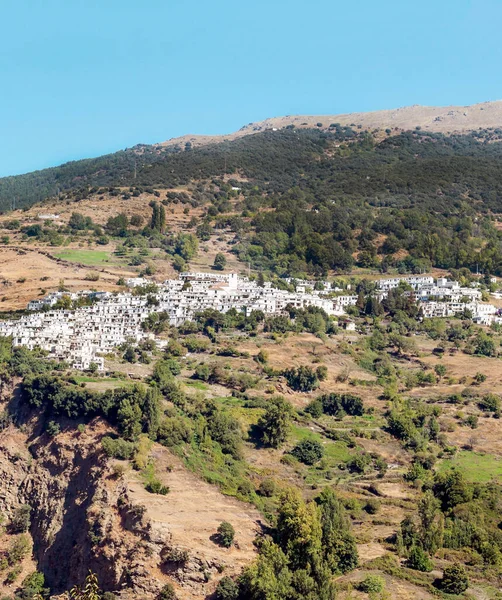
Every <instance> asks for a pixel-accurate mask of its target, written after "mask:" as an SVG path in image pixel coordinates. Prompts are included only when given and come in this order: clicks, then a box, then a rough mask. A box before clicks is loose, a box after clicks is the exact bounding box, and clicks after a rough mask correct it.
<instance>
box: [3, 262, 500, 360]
mask: <svg viewBox="0 0 502 600" xmlns="http://www.w3.org/2000/svg"><path fill="white" fill-rule="evenodd" d="M285 281H286V283H288V284H289V285H290V286H291V285H292V286H293V288H294V290H295V291H286V290H283V289H279V288H278V287H273V285H272V284H271V283H270V282H265V283H263V285H261V286H260V285H259V284H258V283H257V282H256V281H252V280H251V279H249V278H247V277H242V276H239V275H237V274H235V273H231V274H220V273H218V274H216V273H188V272H187V273H182V274H180V276H179V278H178V279H169V280H166V281H164V282H163V283H161V284H157V283H154V282H153V281H151V280H148V279H143V278H133V279H128V280H127V281H126V285H127V287H128V288H129V291H127V292H120V293H112V292H98V291H79V292H67V291H58V292H52V293H50V294H48V295H47V296H45V297H44V298H42V299H37V300H32V301H31V302H30V303H29V304H28V307H27V309H28V311H29V313H28V314H25V315H23V316H21V317H20V318H19V319H17V320H14V319H11V320H5V321H1V322H0V336H5V337H11V338H12V344H13V345H14V346H24V347H26V348H29V349H32V350H33V349H35V348H40V349H41V350H43V351H45V352H47V354H48V357H49V358H53V359H58V360H61V361H66V362H68V363H69V364H70V365H71V366H72V367H73V368H74V369H78V370H87V369H89V368H90V367H91V365H95V367H96V368H97V369H98V370H100V371H103V370H104V369H105V363H104V355H105V354H107V353H110V352H112V351H114V350H116V349H117V348H118V347H119V346H120V345H122V344H124V343H126V342H131V341H132V342H133V343H139V342H141V341H142V340H144V339H146V338H150V339H153V340H155V341H156V342H157V343H158V344H159V345H162V341H161V340H160V339H158V338H156V336H155V335H154V334H153V333H150V332H147V331H145V329H144V328H142V323H143V322H144V321H145V320H146V319H147V318H148V316H149V315H151V314H152V313H164V314H165V315H166V316H167V318H166V321H167V322H168V323H169V324H170V325H173V326H178V325H180V324H182V323H183V322H185V321H189V320H193V319H194V317H195V315H196V314H197V313H199V312H202V311H204V310H207V309H212V310H215V311H219V312H221V313H226V312H227V311H229V310H231V309H235V310H237V311H239V312H244V313H245V314H246V315H247V316H249V315H250V314H251V313H252V312H253V311H261V312H262V313H263V314H264V315H267V316H269V315H280V314H284V313H285V311H286V307H288V306H292V307H294V308H302V309H305V308H307V307H317V308H319V309H322V310H324V311H325V312H326V313H327V314H328V315H332V316H339V317H343V316H344V315H347V312H346V308H347V307H348V306H351V305H355V304H356V302H357V299H358V296H357V294H353V293H352V294H347V292H350V291H351V290H350V285H349V286H347V288H346V289H345V290H343V289H342V288H339V287H336V286H334V285H333V284H331V283H329V282H327V281H321V282H319V281H318V282H312V281H307V280H305V281H304V280H298V279H296V280H295V279H292V278H289V279H286V280H285ZM314 284H315V286H314ZM403 284H406V286H407V289H408V291H406V292H405V293H407V294H410V295H413V297H414V299H415V300H416V302H417V303H418V304H419V306H420V308H421V316H422V318H430V317H451V316H455V315H458V314H469V315H470V316H471V318H472V320H473V321H474V322H476V323H478V324H481V325H491V324H492V323H502V316H501V314H500V309H497V308H496V307H495V306H494V305H492V304H489V303H486V302H482V301H481V297H482V293H481V291H480V290H479V289H477V287H476V284H473V287H461V286H460V284H459V283H458V282H456V281H451V280H448V279H446V278H438V279H436V280H435V279H434V278H433V277H431V276H410V277H396V278H392V279H380V280H378V281H377V282H376V291H375V293H374V297H375V298H377V299H378V300H380V301H381V300H382V299H384V298H385V297H386V296H387V295H388V293H389V291H390V290H392V289H395V288H397V287H399V286H400V285H403ZM139 291H140V292H141V293H138V292H139ZM494 296H495V294H494ZM63 298H66V299H68V301H70V302H69V305H70V306H71V304H72V302H73V301H77V300H79V299H84V298H85V299H86V300H87V301H88V304H89V305H85V306H80V307H78V308H74V309H71V308H55V307H57V306H58V305H60V303H61V300H62V299H63ZM344 326H345V327H346V329H348V330H353V329H355V324H354V323H353V322H352V321H351V320H350V318H345V319H344Z"/></svg>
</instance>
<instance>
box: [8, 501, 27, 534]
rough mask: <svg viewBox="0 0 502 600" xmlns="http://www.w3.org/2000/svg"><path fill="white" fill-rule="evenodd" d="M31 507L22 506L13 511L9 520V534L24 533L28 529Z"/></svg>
mask: <svg viewBox="0 0 502 600" xmlns="http://www.w3.org/2000/svg"><path fill="white" fill-rule="evenodd" d="M30 515H31V506H30V505H29V504H22V505H21V506H19V507H18V508H16V509H15V511H14V514H13V515H12V518H11V520H10V525H9V530H10V532H11V533H25V532H26V531H28V529H29V528H30Z"/></svg>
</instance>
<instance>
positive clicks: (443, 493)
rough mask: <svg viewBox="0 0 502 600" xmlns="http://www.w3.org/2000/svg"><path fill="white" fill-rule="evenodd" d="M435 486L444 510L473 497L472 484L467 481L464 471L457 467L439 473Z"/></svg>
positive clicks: (434, 489)
mask: <svg viewBox="0 0 502 600" xmlns="http://www.w3.org/2000/svg"><path fill="white" fill-rule="evenodd" d="M434 479H435V482H434V486H433V488H432V490H433V492H434V495H435V496H436V498H438V499H439V501H440V502H441V506H442V508H443V510H449V509H451V508H454V507H455V506H457V504H462V503H463V502H469V501H470V500H471V499H472V494H473V489H472V486H470V485H469V483H468V482H467V481H466V479H465V476H464V475H463V473H462V472H461V471H459V470H457V469H451V470H449V471H445V472H444V473H437V474H436V476H435V478H434Z"/></svg>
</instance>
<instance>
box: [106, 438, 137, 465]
mask: <svg viewBox="0 0 502 600" xmlns="http://www.w3.org/2000/svg"><path fill="white" fill-rule="evenodd" d="M101 444H102V445H103V450H104V451H105V453H106V455H107V456H109V457H111V458H118V459H119V460H129V459H131V458H132V457H133V455H134V452H135V451H136V444H134V443H133V442H128V441H127V440H124V438H116V439H114V438H112V437H110V436H108V435H107V436H105V437H104V438H103V439H102V441H101Z"/></svg>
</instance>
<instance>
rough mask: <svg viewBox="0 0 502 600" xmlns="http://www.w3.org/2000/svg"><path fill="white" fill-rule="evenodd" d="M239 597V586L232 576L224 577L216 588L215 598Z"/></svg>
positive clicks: (235, 598) (234, 598)
mask: <svg viewBox="0 0 502 600" xmlns="http://www.w3.org/2000/svg"><path fill="white" fill-rule="evenodd" d="M238 597H239V586H238V585H237V584H236V583H235V581H234V580H233V579H231V578H230V577H223V578H222V579H221V580H220V582H219V583H218V587H217V588H216V592H215V600H237V598H238Z"/></svg>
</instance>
